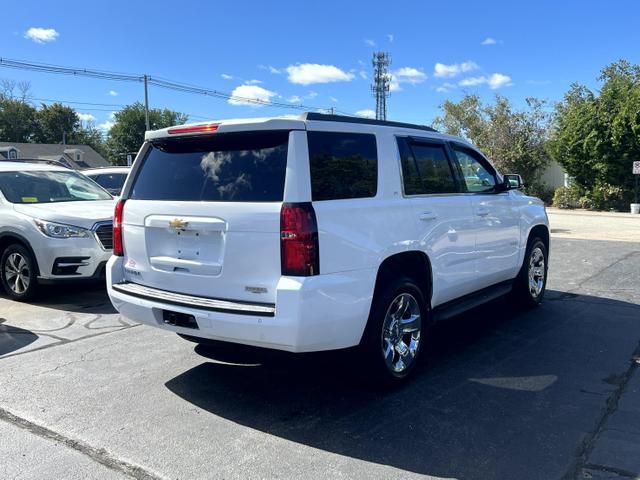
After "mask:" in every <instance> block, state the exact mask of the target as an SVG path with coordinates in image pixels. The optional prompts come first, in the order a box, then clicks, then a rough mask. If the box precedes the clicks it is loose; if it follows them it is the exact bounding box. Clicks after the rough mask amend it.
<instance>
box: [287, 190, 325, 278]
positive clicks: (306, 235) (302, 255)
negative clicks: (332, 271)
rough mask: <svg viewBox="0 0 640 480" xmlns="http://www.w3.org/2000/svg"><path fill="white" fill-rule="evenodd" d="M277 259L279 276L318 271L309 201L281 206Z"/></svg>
mask: <svg viewBox="0 0 640 480" xmlns="http://www.w3.org/2000/svg"><path fill="white" fill-rule="evenodd" d="M280 261H281V265H282V275H292V276H298V277H308V276H311V275H318V274H319V273H320V252H319V248H318V223H317V222H316V213H315V212H314V211H313V206H312V205H311V203H310V202H307V203H285V204H283V205H282V210H280Z"/></svg>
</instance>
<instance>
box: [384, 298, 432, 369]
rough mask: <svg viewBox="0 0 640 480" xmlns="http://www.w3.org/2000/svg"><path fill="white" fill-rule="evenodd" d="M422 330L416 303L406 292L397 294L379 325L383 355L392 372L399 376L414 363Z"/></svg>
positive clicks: (418, 307)
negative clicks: (380, 326) (381, 323)
mask: <svg viewBox="0 0 640 480" xmlns="http://www.w3.org/2000/svg"><path fill="white" fill-rule="evenodd" d="M421 327H422V318H421V315H420V306H419V305H418V301H417V300H416V299H415V297H414V296H413V295H411V294H409V293H401V294H399V295H398V296H397V297H396V298H395V299H394V300H393V301H392V302H391V304H390V305H389V308H388V309H387V313H386V315H385V317H384V323H383V325H382V354H383V356H384V361H385V363H386V365H387V368H388V369H389V370H390V371H391V372H393V373H396V374H402V373H403V372H404V371H405V370H407V369H408V368H409V367H410V366H411V365H412V364H413V362H414V361H415V359H416V355H417V353H418V347H419V345H420V330H421Z"/></svg>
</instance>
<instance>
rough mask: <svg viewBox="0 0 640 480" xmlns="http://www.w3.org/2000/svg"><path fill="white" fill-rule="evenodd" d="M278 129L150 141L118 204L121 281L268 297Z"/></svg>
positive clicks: (280, 190) (282, 160)
mask: <svg viewBox="0 0 640 480" xmlns="http://www.w3.org/2000/svg"><path fill="white" fill-rule="evenodd" d="M288 133H289V132H287V131H276V132H258V133H256V132H249V133H241V134H240V133H229V134H223V135H211V136H209V137H207V138H195V139H194V138H180V139H171V140H167V141H166V142H165V143H162V142H158V143H156V144H155V145H152V146H151V147H150V149H149V150H148V152H147V153H146V155H145V157H144V158H143V159H141V161H142V163H141V165H140V166H139V168H138V172H137V173H136V177H135V178H134V180H133V183H132V185H131V188H130V189H129V192H128V195H127V197H128V198H127V199H126V203H125V207H124V214H123V221H122V225H123V242H124V251H125V258H124V266H125V272H124V275H125V279H126V280H127V281H130V282H134V283H137V284H141V285H145V286H148V287H152V288H156V289H160V290H164V291H169V292H176V293H183V294H187V295H191V296H202V297H208V298H218V299H228V300H239V301H247V302H252V301H253V302H263V303H275V294H276V286H277V283H278V281H279V279H280V273H281V269H280V209H281V206H282V198H283V195H284V180H285V173H286V161H287V160H286V156H287V146H288Z"/></svg>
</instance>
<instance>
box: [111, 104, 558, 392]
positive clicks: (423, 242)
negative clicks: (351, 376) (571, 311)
mask: <svg viewBox="0 0 640 480" xmlns="http://www.w3.org/2000/svg"><path fill="white" fill-rule="evenodd" d="M521 186H522V184H521V179H520V177H519V176H518V175H504V176H503V175H500V174H499V173H498V172H496V170H495V169H494V167H493V166H492V165H491V163H490V162H489V161H487V159H486V158H485V157H484V156H483V155H482V154H481V153H480V152H479V151H478V150H477V149H476V148H474V147H473V146H472V145H470V144H469V143H467V142H466V141H464V140H462V139H460V138H457V137H452V136H448V135H443V134H440V133H438V132H436V131H434V130H433V129H431V128H429V127H422V126H418V125H411V124H403V123H396V122H379V121H375V120H365V119H357V118H350V117H342V116H334V115H323V114H317V113H307V114H304V115H303V116H301V117H300V118H299V119H282V118H271V119H251V120H229V121H219V122H215V123H208V124H194V125H183V126H179V127H172V128H168V129H164V130H158V131H153V132H147V134H146V141H145V143H144V145H143V147H142V149H141V150H140V153H139V155H138V158H137V159H136V161H135V164H134V167H133V170H132V172H131V174H130V175H129V178H128V179H127V182H126V184H125V187H124V190H123V193H122V197H121V199H120V201H119V202H118V204H117V206H116V212H115V217H114V256H113V257H112V258H111V259H110V260H109V263H108V266H107V285H108V290H109V295H110V297H111V300H112V302H113V304H114V306H115V307H116V308H117V309H118V311H120V313H121V314H122V315H124V316H125V317H128V318H130V319H132V320H135V321H139V322H143V323H146V324H149V325H153V326H157V327H161V328H164V329H167V330H170V331H173V332H175V333H177V334H180V335H182V336H185V337H187V338H190V339H192V340H193V339H195V340H196V341H202V342H205V341H206V340H207V339H213V340H220V341H226V342H235V343H240V344H247V345H254V346H259V347H267V348H272V349H279V350H287V351H291V352H310V351H319V350H332V349H342V348H347V347H353V346H360V348H361V351H362V355H363V356H364V357H363V358H365V359H366V363H365V365H367V369H368V370H370V371H371V372H372V373H376V374H379V375H380V376H381V377H382V378H387V379H389V380H391V381H393V380H398V379H402V378H404V377H406V376H407V375H408V374H409V372H410V371H411V370H412V369H413V367H414V366H415V363H416V358H417V357H418V354H419V353H420V349H421V347H423V340H424V336H425V334H426V332H427V327H428V326H429V325H431V324H432V323H433V322H435V321H437V320H440V319H444V318H447V317H450V316H453V315H455V314H457V313H459V312H461V311H463V310H466V309H468V308H471V307H473V306H475V305H478V304H480V303H482V302H486V301H488V300H490V299H493V298H496V297H497V296H500V295H503V294H506V293H509V292H511V291H513V293H514V295H515V296H516V297H517V298H518V299H519V301H520V302H521V303H522V304H524V305H528V306H534V305H537V304H538V303H539V302H540V301H541V300H542V297H543V295H544V291H545V283H546V278H547V266H548V251H549V227H548V221H547V215H546V212H545V208H544V205H543V203H542V202H541V201H540V200H538V199H536V198H532V197H529V196H526V195H524V194H523V193H522V192H521V191H520V190H519V188H520V187H521Z"/></svg>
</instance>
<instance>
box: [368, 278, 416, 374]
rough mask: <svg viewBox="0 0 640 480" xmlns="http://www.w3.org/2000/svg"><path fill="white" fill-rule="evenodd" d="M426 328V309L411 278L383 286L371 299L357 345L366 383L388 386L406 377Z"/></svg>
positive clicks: (414, 362)
mask: <svg viewBox="0 0 640 480" xmlns="http://www.w3.org/2000/svg"><path fill="white" fill-rule="evenodd" d="M401 311H402V313H401V314H400V315H398V313H399V312H401ZM416 316H417V318H416ZM427 326H428V308H427V307H426V303H425V300H424V295H423V293H422V291H421V290H420V288H419V287H418V286H417V285H416V283H415V282H414V281H413V280H412V279H411V278H399V279H395V280H392V281H389V282H385V284H384V285H383V287H382V288H380V289H379V291H378V292H377V293H376V295H375V297H374V299H373V304H372V307H371V313H370V315H369V321H368V323H367V328H366V330H365V333H364V335H363V339H362V342H361V345H360V349H361V352H360V355H361V360H362V366H361V369H362V370H363V373H365V377H366V378H367V380H370V381H372V382H375V384H377V385H383V386H388V385H393V384H399V383H401V382H402V381H403V380H405V379H406V378H407V377H409V375H410V374H411V372H413V370H414V369H415V367H416V364H417V361H418V357H419V355H420V351H421V348H422V345H423V343H424V341H425V338H424V336H425V332H426V327H427Z"/></svg>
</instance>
